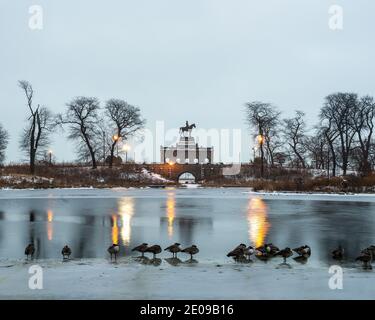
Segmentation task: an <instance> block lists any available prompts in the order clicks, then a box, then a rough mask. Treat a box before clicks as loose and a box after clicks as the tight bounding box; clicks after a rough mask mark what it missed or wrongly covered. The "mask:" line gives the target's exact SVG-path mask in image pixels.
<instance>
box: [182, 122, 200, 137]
mask: <svg viewBox="0 0 375 320" xmlns="http://www.w3.org/2000/svg"><path fill="white" fill-rule="evenodd" d="M193 128H196V126H195V123H193V124H191V125H189V121H186V125H185V127H180V134H181V135H183V136H185V132H188V133H189V137H191V130H192V129H193Z"/></svg>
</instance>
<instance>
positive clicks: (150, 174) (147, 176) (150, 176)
mask: <svg viewBox="0 0 375 320" xmlns="http://www.w3.org/2000/svg"><path fill="white" fill-rule="evenodd" d="M142 174H143V176H144V178H145V179H146V180H148V179H150V180H151V181H152V182H159V183H165V182H171V181H170V180H168V179H166V178H164V177H162V176H161V175H160V174H157V173H153V172H150V171H148V170H147V169H145V168H143V169H142Z"/></svg>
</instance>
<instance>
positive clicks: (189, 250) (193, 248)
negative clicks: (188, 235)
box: [181, 244, 199, 260]
mask: <svg viewBox="0 0 375 320" xmlns="http://www.w3.org/2000/svg"><path fill="white" fill-rule="evenodd" d="M181 252H184V253H187V254H190V259H191V260H193V255H194V254H197V253H198V252H199V249H198V247H197V246H196V245H195V244H193V245H192V246H191V247H188V248H185V249H183V250H181Z"/></svg>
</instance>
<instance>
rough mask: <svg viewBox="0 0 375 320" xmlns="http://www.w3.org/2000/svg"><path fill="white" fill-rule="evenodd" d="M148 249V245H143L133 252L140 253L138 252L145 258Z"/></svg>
mask: <svg viewBox="0 0 375 320" xmlns="http://www.w3.org/2000/svg"><path fill="white" fill-rule="evenodd" d="M147 248H148V244H147V243H142V244H140V245H139V246H136V247H135V248H133V249H132V251H138V252H140V253H142V257H144V255H145V252H146V250H147Z"/></svg>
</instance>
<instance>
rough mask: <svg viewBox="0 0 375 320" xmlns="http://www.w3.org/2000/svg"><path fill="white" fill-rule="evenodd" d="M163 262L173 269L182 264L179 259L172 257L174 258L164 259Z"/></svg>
mask: <svg viewBox="0 0 375 320" xmlns="http://www.w3.org/2000/svg"><path fill="white" fill-rule="evenodd" d="M164 260H165V261H166V262H168V263H169V264H170V265H171V266H174V267H176V266H178V265H179V264H181V263H183V262H182V260H181V259H179V258H176V257H174V258H165V259H164Z"/></svg>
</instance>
